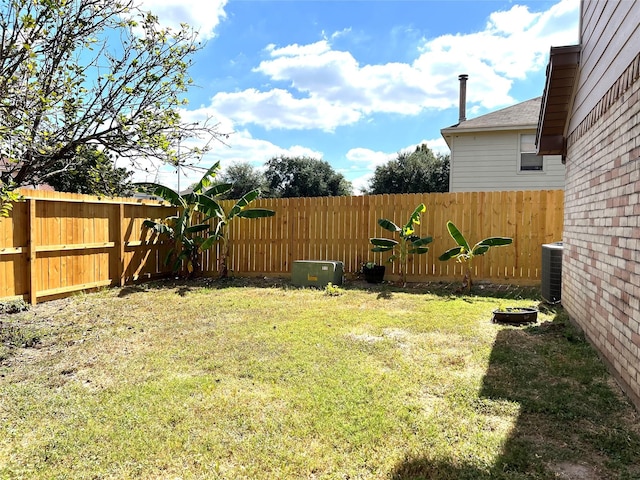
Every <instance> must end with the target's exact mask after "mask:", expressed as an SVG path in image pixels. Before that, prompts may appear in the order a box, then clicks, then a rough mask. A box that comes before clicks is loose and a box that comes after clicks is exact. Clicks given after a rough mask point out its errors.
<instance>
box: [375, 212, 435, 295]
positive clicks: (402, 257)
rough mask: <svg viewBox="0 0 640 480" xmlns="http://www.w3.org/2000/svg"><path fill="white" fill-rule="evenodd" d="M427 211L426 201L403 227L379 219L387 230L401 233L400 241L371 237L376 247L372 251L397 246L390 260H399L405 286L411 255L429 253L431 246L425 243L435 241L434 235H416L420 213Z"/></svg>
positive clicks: (389, 249) (380, 250) (383, 250)
mask: <svg viewBox="0 0 640 480" xmlns="http://www.w3.org/2000/svg"><path fill="white" fill-rule="evenodd" d="M426 211H427V207H425V205H424V203H421V204H420V205H418V206H417V207H416V208H415V210H414V211H413V213H412V214H411V216H410V217H409V220H408V221H407V223H406V224H405V225H404V226H403V227H402V228H401V227H399V226H398V225H396V224H395V223H393V222H392V221H391V220H388V219H386V218H381V219H380V220H378V225H380V226H381V227H382V228H384V229H385V230H388V231H390V232H392V233H399V234H400V240H399V241H398V240H393V239H391V238H371V239H369V241H370V242H371V244H373V245H374V248H372V249H371V251H372V252H388V251H391V250H394V249H395V248H396V247H397V251H396V253H394V254H393V255H391V257H389V260H388V261H389V262H393V261H394V260H398V265H399V273H400V278H401V279H402V284H403V285H404V286H406V285H407V264H408V261H409V255H413V254H416V255H421V254H424V253H427V252H428V251H429V247H425V245H427V244H429V243H431V242H432V241H433V238H432V237H422V238H421V237H419V236H418V235H415V225H419V224H420V214H422V213H424V212H426Z"/></svg>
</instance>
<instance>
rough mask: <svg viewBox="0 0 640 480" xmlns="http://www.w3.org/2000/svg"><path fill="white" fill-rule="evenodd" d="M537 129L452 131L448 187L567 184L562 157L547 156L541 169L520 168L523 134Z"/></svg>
mask: <svg viewBox="0 0 640 480" xmlns="http://www.w3.org/2000/svg"><path fill="white" fill-rule="evenodd" d="M523 133H524V134H526V133H530V134H535V130H522V131H506V132H504V131H503V132H495V131H494V132H475V133H460V134H457V135H453V136H452V138H451V140H450V142H451V145H450V146H451V174H450V180H449V191H451V192H473V191H475V192H480V191H499V190H553V189H562V188H564V175H565V166H564V165H563V164H562V162H561V157H560V156H556V155H552V156H545V157H544V164H543V171H542V172H520V171H519V170H518V169H519V167H518V165H519V163H518V159H519V156H520V134H523Z"/></svg>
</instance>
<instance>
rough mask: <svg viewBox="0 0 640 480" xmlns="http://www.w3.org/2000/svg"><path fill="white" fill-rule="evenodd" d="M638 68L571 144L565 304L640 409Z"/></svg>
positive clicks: (610, 94) (571, 138)
mask: <svg viewBox="0 0 640 480" xmlns="http://www.w3.org/2000/svg"><path fill="white" fill-rule="evenodd" d="M638 65H640V55H639V56H638V57H637V58H636V59H635V60H634V62H633V63H632V64H631V65H630V66H629V68H628V69H627V70H626V71H625V72H624V73H623V75H621V76H620V77H619V79H618V81H617V82H616V83H615V84H614V85H613V86H612V88H611V89H610V90H609V91H608V92H607V94H606V95H605V96H604V97H603V98H602V99H601V100H600V102H599V103H598V104H597V105H596V107H595V108H594V110H593V111H592V112H591V113H590V114H589V115H588V116H587V118H586V119H585V120H584V121H583V123H582V124H581V125H579V126H578V127H577V128H576V129H575V130H574V131H573V132H572V133H571V135H570V136H569V138H568V151H567V177H566V190H565V213H564V238H563V240H564V242H565V244H564V252H563V253H564V257H563V278H562V303H563V305H564V306H565V308H566V309H567V311H568V313H569V315H570V316H571V318H572V319H573V320H574V321H575V322H576V323H577V324H578V325H579V326H580V327H581V328H582V329H583V330H584V332H585V334H586V335H587V337H588V338H589V340H590V341H591V342H592V343H593V344H594V345H595V346H596V347H597V349H598V350H599V351H600V353H601V355H602V357H603V358H604V360H605V361H606V362H607V363H608V365H609V367H610V368H611V370H612V371H613V373H614V375H615V376H616V377H617V379H618V381H619V383H620V384H621V386H622V387H623V389H624V390H625V391H626V393H627V394H628V395H629V398H631V400H632V401H633V402H634V403H635V405H636V407H637V408H638V409H640V373H639V370H640V80H639V78H638V77H639V76H640V71H639V69H638Z"/></svg>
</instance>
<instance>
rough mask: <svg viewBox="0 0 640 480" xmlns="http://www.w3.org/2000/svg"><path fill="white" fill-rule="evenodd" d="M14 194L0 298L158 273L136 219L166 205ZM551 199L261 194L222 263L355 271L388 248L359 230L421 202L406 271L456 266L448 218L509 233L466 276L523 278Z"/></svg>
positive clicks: (556, 194) (555, 196)
mask: <svg viewBox="0 0 640 480" xmlns="http://www.w3.org/2000/svg"><path fill="white" fill-rule="evenodd" d="M22 193H23V195H24V196H25V198H26V200H25V201H24V202H20V203H17V204H15V206H14V209H13V212H12V214H11V216H10V217H9V218H6V219H2V220H0V298H6V297H15V296H22V297H24V298H27V299H30V300H31V302H32V303H35V302H36V300H40V299H43V298H52V297H56V296H60V295H66V294H69V293H70V292H74V291H79V290H86V289H91V288H98V287H102V286H107V285H124V284H127V283H131V282H134V281H139V280H143V279H150V278H154V277H157V276H162V275H166V274H169V273H170V271H169V269H168V268H167V267H165V266H164V258H165V256H166V254H167V251H168V248H169V246H168V245H167V244H166V243H164V242H163V241H162V238H157V237H155V236H153V235H152V234H151V232H149V231H145V230H143V229H142V222H143V221H144V220H145V219H146V218H153V219H158V218H164V217H165V216H167V215H170V214H173V213H174V212H175V207H171V206H168V205H167V204H166V203H165V204H163V203H160V202H155V201H150V200H137V199H126V198H118V199H105V198H98V197H91V196H86V195H75V194H64V193H57V192H42V191H32V190H24V191H23V192H22ZM563 201H564V197H563V192H562V191H561V190H553V191H551V190H549V191H513V192H465V193H432V194H404V195H372V196H359V197H321V198H291V199H261V200H259V201H257V202H256V205H255V206H258V207H264V208H270V209H273V210H275V211H276V215H275V216H274V217H270V218H264V219H255V220H249V219H242V218H237V219H235V220H234V221H233V222H232V223H231V225H230V239H231V249H230V257H229V261H228V266H229V268H230V269H231V270H232V272H233V274H234V275H251V276H258V275H260V276H263V275H264V276H286V275H288V274H289V273H290V271H291V265H292V262H293V261H295V260H339V261H342V262H344V265H345V272H346V273H347V275H351V274H357V273H358V272H359V270H360V268H361V265H362V263H363V262H367V261H375V262H378V263H383V262H385V261H386V259H387V258H388V256H389V253H385V254H380V253H376V254H374V253H372V252H371V251H370V250H371V245H370V243H369V238H370V237H374V236H375V237H382V236H385V237H390V238H393V235H391V234H390V232H387V231H386V230H383V229H382V228H380V227H379V226H378V224H377V220H378V219H379V218H383V217H384V218H388V219H390V220H393V221H394V222H395V223H397V224H398V225H403V224H404V223H406V221H407V219H408V216H409V214H410V213H411V212H412V211H413V210H414V208H415V207H416V205H418V204H419V203H424V204H425V205H426V206H427V211H426V212H425V213H424V214H423V215H422V222H421V224H420V225H419V228H418V230H417V232H416V233H417V234H419V235H420V236H433V243H431V244H430V245H429V247H430V250H429V252H428V253H427V254H425V255H419V256H411V257H410V263H409V268H408V272H407V278H408V280H409V281H414V282H415V281H422V282H425V281H434V280H451V279H453V278H455V277H460V276H461V275H462V266H461V265H460V264H457V263H455V261H453V260H452V261H449V262H440V261H438V259H437V257H438V256H439V255H440V254H441V253H442V252H444V251H445V250H447V249H448V248H450V247H453V246H455V243H454V242H453V240H452V239H451V238H450V237H449V234H448V232H447V229H446V223H447V221H448V220H452V221H453V222H454V223H455V224H456V226H458V228H459V229H460V230H461V231H462V232H463V234H464V235H465V236H467V239H468V240H469V241H470V243H475V242H477V241H479V240H481V239H482V238H485V237H488V236H509V237H512V238H513V244H512V245H510V246H506V247H499V248H495V249H492V250H491V251H489V252H488V253H487V254H486V255H485V256H483V257H480V258H478V259H477V260H476V262H475V263H474V271H475V272H474V273H475V276H476V278H478V279H483V280H490V281H494V282H508V283H521V284H535V283H538V282H539V280H540V265H541V245H542V244H544V243H549V242H554V241H559V240H561V239H562V220H563ZM224 203H225V205H227V206H229V205H230V204H231V203H230V202H224ZM217 254H218V252H217V251H216V250H215V249H213V250H211V251H209V252H205V253H204V254H203V255H202V262H201V263H202V270H203V274H204V275H208V276H213V275H216V274H217ZM397 274H398V272H397V265H388V266H387V275H386V278H388V279H396V278H398V276H397Z"/></svg>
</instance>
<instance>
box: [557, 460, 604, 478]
mask: <svg viewBox="0 0 640 480" xmlns="http://www.w3.org/2000/svg"><path fill="white" fill-rule="evenodd" d="M549 468H550V470H551V471H552V472H554V473H555V474H556V478H561V479H563V480H598V479H599V478H600V477H599V476H598V475H597V474H596V472H595V471H594V470H593V468H591V467H590V466H588V465H580V464H578V463H571V462H562V463H558V464H555V465H550V467H549Z"/></svg>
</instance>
